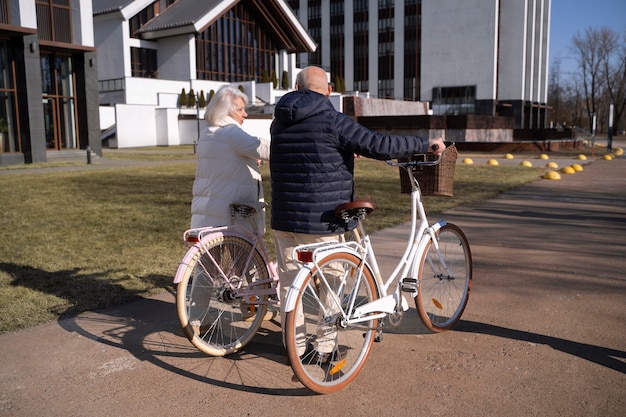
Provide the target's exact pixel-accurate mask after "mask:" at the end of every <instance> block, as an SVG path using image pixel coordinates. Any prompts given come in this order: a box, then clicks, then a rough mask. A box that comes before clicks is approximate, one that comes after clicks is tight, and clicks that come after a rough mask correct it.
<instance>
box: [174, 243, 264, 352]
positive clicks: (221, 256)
mask: <svg viewBox="0 0 626 417" xmlns="http://www.w3.org/2000/svg"><path fill="white" fill-rule="evenodd" d="M212 258H213V260H212ZM183 262H184V263H185V264H186V267H183V268H181V267H179V269H178V272H177V274H183V276H182V278H180V281H179V284H178V286H177V292H176V310H177V313H178V319H179V321H180V324H181V326H182V328H183V330H184V332H185V335H186V336H187V338H188V339H189V340H190V341H191V343H192V344H193V345H194V346H195V347H197V348H198V349H199V350H200V351H202V352H204V353H206V354H208V355H211V356H224V355H228V354H231V353H234V352H237V351H238V350H240V349H241V348H243V347H244V346H245V345H246V344H247V343H249V342H250V340H252V338H253V337H254V335H255V334H256V332H257V331H258V329H259V327H261V324H262V322H263V320H264V318H265V315H266V312H267V304H255V303H254V302H251V301H265V302H267V300H268V298H269V296H268V295H263V296H262V297H257V298H255V299H254V300H242V299H241V298H240V297H237V295H236V293H234V292H233V291H232V287H231V286H235V287H239V288H243V287H246V286H249V285H250V284H251V283H253V282H254V281H258V280H264V279H267V278H268V276H269V273H268V270H267V267H266V264H265V262H264V259H263V257H262V256H261V254H260V253H259V252H258V251H257V250H256V249H254V248H253V246H252V244H251V243H250V242H248V241H247V240H245V239H243V238H242V237H239V236H229V235H223V234H219V235H217V236H216V237H213V238H210V240H209V241H208V242H203V245H202V248H200V247H199V246H198V245H195V246H193V247H191V248H190V249H189V252H188V254H187V256H185V258H184V260H183ZM181 264H182V263H181ZM220 270H221V271H223V275H222V274H220ZM224 277H226V278H224ZM269 287H270V284H269V283H267V284H260V285H259V288H269ZM245 301H247V302H245Z"/></svg>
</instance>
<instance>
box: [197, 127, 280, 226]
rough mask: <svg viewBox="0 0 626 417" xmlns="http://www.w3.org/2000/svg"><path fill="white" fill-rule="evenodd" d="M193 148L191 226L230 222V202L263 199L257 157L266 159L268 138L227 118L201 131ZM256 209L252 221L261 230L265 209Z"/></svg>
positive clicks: (250, 201) (263, 200)
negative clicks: (255, 218) (255, 214)
mask: <svg viewBox="0 0 626 417" xmlns="http://www.w3.org/2000/svg"><path fill="white" fill-rule="evenodd" d="M196 151H197V154H198V161H197V165H196V178H195V180H194V183H193V200H192V202H191V227H205V226H223V225H227V224H230V223H231V222H230V213H229V206H230V204H231V203H254V204H255V205H257V207H260V206H262V204H258V203H264V202H265V199H264V197H263V187H262V184H261V173H260V172H259V167H258V164H257V160H263V161H267V160H269V155H270V140H269V139H263V138H259V137H254V136H251V135H249V134H248V133H246V132H245V131H244V130H243V129H242V128H241V126H240V125H239V124H238V123H237V122H236V121H235V120H233V119H231V118H227V119H226V120H224V121H223V122H222V123H220V126H209V127H208V128H207V129H205V130H204V131H203V132H202V134H201V135H200V140H199V141H198V145H197V148H196ZM259 213H260V215H259V216H258V218H257V222H256V223H257V226H258V227H259V230H261V231H265V211H264V210H261V211H259Z"/></svg>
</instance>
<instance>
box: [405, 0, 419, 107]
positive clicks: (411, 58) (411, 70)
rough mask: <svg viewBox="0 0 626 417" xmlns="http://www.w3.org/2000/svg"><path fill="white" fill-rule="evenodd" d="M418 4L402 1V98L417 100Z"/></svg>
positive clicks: (413, 0) (415, 1)
mask: <svg viewBox="0 0 626 417" xmlns="http://www.w3.org/2000/svg"><path fill="white" fill-rule="evenodd" d="M419 15H420V5H419V4H418V1H417V0H406V1H405V2H404V99H405V100H419V99H420V94H419V91H420V86H419V73H420V44H421V42H420V27H419Z"/></svg>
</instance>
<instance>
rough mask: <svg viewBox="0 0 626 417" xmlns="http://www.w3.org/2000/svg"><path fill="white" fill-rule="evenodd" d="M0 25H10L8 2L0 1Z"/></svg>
mask: <svg viewBox="0 0 626 417" xmlns="http://www.w3.org/2000/svg"><path fill="white" fill-rule="evenodd" d="M0 23H7V24H8V23H11V13H9V2H8V1H7V0H2V1H0Z"/></svg>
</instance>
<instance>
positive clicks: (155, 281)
mask: <svg viewBox="0 0 626 417" xmlns="http://www.w3.org/2000/svg"><path fill="white" fill-rule="evenodd" d="M0 271H3V272H5V273H7V274H8V275H9V276H11V277H13V280H12V281H11V283H10V285H11V286H13V287H24V288H29V289H31V290H35V291H39V292H41V293H44V294H49V295H53V296H55V297H58V298H60V299H62V300H64V301H65V302H64V303H61V304H59V305H58V306H57V307H52V308H50V309H49V311H50V312H51V313H53V314H54V315H56V316H57V317H58V318H64V317H71V316H75V315H77V314H80V313H83V312H85V311H90V310H97V309H101V308H107V307H111V306H114V305H118V304H123V303H127V302H129V301H133V300H136V299H139V298H142V296H146V295H147V294H148V291H149V290H150V289H152V290H154V289H155V288H164V289H167V288H168V287H169V282H170V281H171V277H168V276H164V275H155V274H152V275H148V276H146V277H141V279H140V280H141V283H142V285H143V287H144V289H129V288H126V287H125V286H124V285H122V283H121V281H122V280H126V278H110V275H111V274H112V273H115V272H118V271H114V270H107V271H102V272H100V273H97V274H94V273H92V274H86V273H84V272H82V271H81V269H80V268H73V269H65V270H60V271H54V272H50V271H46V270H43V269H39V268H34V267H32V266H28V265H17V264H13V263H6V262H5V263H0ZM153 292H154V291H153Z"/></svg>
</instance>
